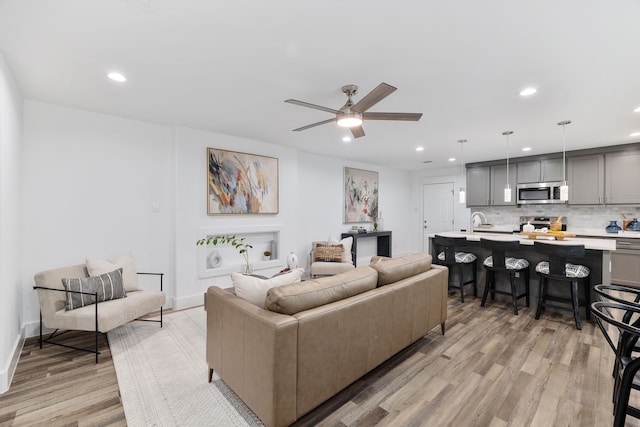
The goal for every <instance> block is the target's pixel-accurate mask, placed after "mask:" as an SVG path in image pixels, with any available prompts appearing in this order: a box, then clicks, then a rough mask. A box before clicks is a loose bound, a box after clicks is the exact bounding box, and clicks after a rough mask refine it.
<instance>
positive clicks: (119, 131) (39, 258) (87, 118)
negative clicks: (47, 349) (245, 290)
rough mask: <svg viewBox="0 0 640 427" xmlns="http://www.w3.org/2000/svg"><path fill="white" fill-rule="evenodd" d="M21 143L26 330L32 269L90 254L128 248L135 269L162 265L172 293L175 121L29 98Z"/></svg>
mask: <svg viewBox="0 0 640 427" xmlns="http://www.w3.org/2000/svg"><path fill="white" fill-rule="evenodd" d="M23 145H24V159H25V164H24V193H23V198H24V205H23V206H24V216H23V233H22V237H23V242H24V254H25V255H24V269H23V274H22V283H23V285H22V288H23V292H24V303H25V305H24V317H25V322H27V334H28V335H34V334H35V329H34V328H35V327H36V326H37V323H38V304H37V300H36V295H35V292H34V291H33V290H32V289H31V286H32V285H33V275H34V274H35V273H37V272H39V271H42V270H47V269H51V268H57V267H63V266H66V265H74V264H81V263H84V260H85V257H87V256H89V257H95V258H111V257H115V256H117V255H118V254H120V253H122V252H124V251H130V252H132V254H133V257H134V261H135V263H136V267H137V269H138V271H148V272H163V273H165V274H166V275H165V290H167V291H168V294H169V295H173V294H175V289H174V285H175V274H174V268H175V266H174V249H173V248H174V238H173V229H174V182H175V178H174V176H175V171H174V162H173V136H172V129H171V128H170V127H168V126H159V125H155V124H149V123H143V122H139V121H135V120H128V119H123V118H119V117H113V116H107V115H104V114H97V113H92V112H87V111H80V110H75V109H71V108H66V107H60V106H56V105H50V104H44V103H40V102H35V101H25V103H24V140H23ZM153 202H157V203H159V205H160V211H159V212H152V203H153ZM153 285H154V283H146V281H145V284H144V287H147V286H149V287H152V286H153Z"/></svg>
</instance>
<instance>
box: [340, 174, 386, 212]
mask: <svg viewBox="0 0 640 427" xmlns="http://www.w3.org/2000/svg"><path fill="white" fill-rule="evenodd" d="M377 216H378V172H373V171H367V170H362V169H354V168H348V167H345V168H344V223H345V224H347V223H361V222H373V220H374V219H376V217H377Z"/></svg>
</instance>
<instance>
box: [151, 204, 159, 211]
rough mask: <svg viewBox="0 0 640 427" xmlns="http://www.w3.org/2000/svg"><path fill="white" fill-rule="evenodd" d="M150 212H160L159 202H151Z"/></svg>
mask: <svg viewBox="0 0 640 427" xmlns="http://www.w3.org/2000/svg"><path fill="white" fill-rule="evenodd" d="M151 212H160V202H153V203H151Z"/></svg>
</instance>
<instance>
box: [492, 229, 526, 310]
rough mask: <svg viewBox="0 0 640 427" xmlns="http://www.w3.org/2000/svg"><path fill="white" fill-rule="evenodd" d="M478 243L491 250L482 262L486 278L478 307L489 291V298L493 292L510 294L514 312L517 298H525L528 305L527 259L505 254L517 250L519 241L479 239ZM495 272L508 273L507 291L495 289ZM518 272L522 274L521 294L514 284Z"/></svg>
mask: <svg viewBox="0 0 640 427" xmlns="http://www.w3.org/2000/svg"><path fill="white" fill-rule="evenodd" d="M480 245H481V246H482V247H483V248H485V249H488V250H490V251H491V255H490V256H488V257H487V258H486V259H485V260H484V262H483V263H482V265H483V266H484V268H485V270H486V275H485V277H486V279H485V285H484V293H483V294H482V303H480V307H484V305H485V304H486V302H487V296H488V295H489V292H491V300H494V299H495V294H502V295H510V296H511V301H512V303H513V313H514V314H518V300H519V299H520V298H525V303H526V305H527V307H529V261H527V260H526V259H524V258H515V257H508V256H506V254H507V253H511V254H513V253H514V252H517V251H519V250H520V242H519V241H517V240H510V241H500V240H489V239H480ZM496 273H506V274H508V275H509V284H510V290H509V291H503V290H498V289H496ZM518 273H521V274H522V275H524V292H523V293H521V294H518V292H517V286H516V285H517V278H516V275H517V274H518Z"/></svg>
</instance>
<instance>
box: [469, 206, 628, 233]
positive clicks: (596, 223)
mask: <svg viewBox="0 0 640 427" xmlns="http://www.w3.org/2000/svg"><path fill="white" fill-rule="evenodd" d="M475 210H478V211H481V212H482V213H484V214H485V216H486V217H487V221H488V222H490V223H491V224H495V225H501V226H515V227H517V226H518V225H519V224H520V217H521V216H559V215H562V216H564V217H566V223H567V228H568V229H571V228H580V229H583V228H602V229H604V228H605V227H606V226H607V225H609V222H610V221H613V220H615V221H618V225H620V226H622V219H623V217H622V214H624V215H626V217H627V218H629V219H633V218H640V206H628V205H625V206H565V205H529V206H522V207H507V206H497V207H487V208H483V209H472V211H475Z"/></svg>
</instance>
